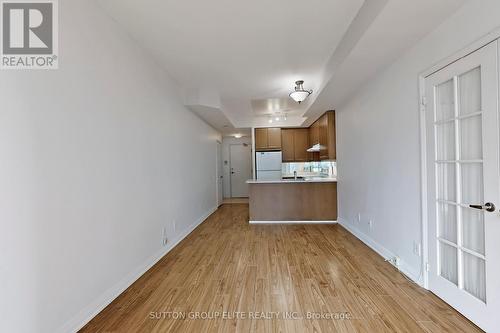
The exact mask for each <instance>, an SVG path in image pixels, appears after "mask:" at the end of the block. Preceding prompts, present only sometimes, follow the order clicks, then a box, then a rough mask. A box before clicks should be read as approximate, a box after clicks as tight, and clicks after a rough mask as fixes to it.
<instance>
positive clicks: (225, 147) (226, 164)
mask: <svg viewBox="0 0 500 333" xmlns="http://www.w3.org/2000/svg"><path fill="white" fill-rule="evenodd" d="M243 143H246V144H248V145H251V144H252V138H251V137H242V138H239V139H237V138H232V137H224V138H223V139H222V163H223V164H222V165H223V172H224V179H223V185H224V198H230V197H231V182H230V178H231V173H230V161H229V147H230V145H241V144H243ZM248 158H251V157H250V156H249V157H248ZM250 177H251V176H250Z"/></svg>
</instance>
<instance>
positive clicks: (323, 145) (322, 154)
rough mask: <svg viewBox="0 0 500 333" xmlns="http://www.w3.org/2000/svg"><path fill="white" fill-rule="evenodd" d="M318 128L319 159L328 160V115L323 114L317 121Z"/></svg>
mask: <svg viewBox="0 0 500 333" xmlns="http://www.w3.org/2000/svg"><path fill="white" fill-rule="evenodd" d="M318 127H319V145H320V151H319V159H320V160H327V159H328V150H329V149H328V148H329V147H328V114H327V113H325V114H324V115H322V116H321V117H320V118H319V119H318Z"/></svg>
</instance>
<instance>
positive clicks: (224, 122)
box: [187, 105, 251, 136]
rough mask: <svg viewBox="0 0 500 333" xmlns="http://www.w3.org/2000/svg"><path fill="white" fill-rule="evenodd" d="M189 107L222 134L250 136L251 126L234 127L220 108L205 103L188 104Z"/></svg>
mask: <svg viewBox="0 0 500 333" xmlns="http://www.w3.org/2000/svg"><path fill="white" fill-rule="evenodd" d="M187 107H188V108H189V109H190V110H191V111H193V112H194V113H195V114H196V115H197V116H198V117H200V118H201V119H202V120H204V121H205V122H206V123H207V124H209V125H210V126H212V127H213V128H215V129H217V130H218V131H219V132H220V133H221V134H222V136H236V135H241V136H250V133H251V131H250V129H249V128H236V127H234V126H233V124H232V123H231V122H230V121H229V119H227V117H226V115H225V114H224V113H223V112H222V111H221V110H220V109H217V108H212V107H209V106H204V105H187Z"/></svg>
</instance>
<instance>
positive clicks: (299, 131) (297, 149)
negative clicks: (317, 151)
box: [293, 128, 309, 162]
mask: <svg viewBox="0 0 500 333" xmlns="http://www.w3.org/2000/svg"><path fill="white" fill-rule="evenodd" d="M293 134H294V156H295V162H307V161H309V153H308V152H307V149H308V148H309V130H308V129H307V128H296V129H294V130H293Z"/></svg>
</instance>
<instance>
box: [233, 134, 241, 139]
mask: <svg viewBox="0 0 500 333" xmlns="http://www.w3.org/2000/svg"><path fill="white" fill-rule="evenodd" d="M242 136H243V135H241V134H239V133H238V134H235V135H234V137H235V138H236V139H240V138H241V137H242Z"/></svg>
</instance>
